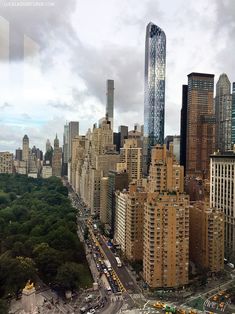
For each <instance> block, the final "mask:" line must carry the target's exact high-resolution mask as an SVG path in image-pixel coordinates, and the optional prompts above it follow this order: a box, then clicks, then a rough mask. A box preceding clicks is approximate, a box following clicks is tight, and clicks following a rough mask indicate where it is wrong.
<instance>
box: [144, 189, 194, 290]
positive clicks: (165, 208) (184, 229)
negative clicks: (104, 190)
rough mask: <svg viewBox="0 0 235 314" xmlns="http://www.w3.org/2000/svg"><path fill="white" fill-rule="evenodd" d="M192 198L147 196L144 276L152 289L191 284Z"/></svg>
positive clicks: (177, 193) (172, 193) (176, 195)
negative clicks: (189, 267)
mask: <svg viewBox="0 0 235 314" xmlns="http://www.w3.org/2000/svg"><path fill="white" fill-rule="evenodd" d="M188 265H189V197H188V196H187V195H186V194H184V193H179V192H160V193H148V196H147V202H146V203H145V214H144V246H143V276H144V280H145V281H146V283H147V284H148V286H149V287H150V288H159V287H180V286H184V285H186V284H187V283H188Z"/></svg>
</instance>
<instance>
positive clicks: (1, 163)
mask: <svg viewBox="0 0 235 314" xmlns="http://www.w3.org/2000/svg"><path fill="white" fill-rule="evenodd" d="M12 172H13V154H12V153H9V152H0V173H12Z"/></svg>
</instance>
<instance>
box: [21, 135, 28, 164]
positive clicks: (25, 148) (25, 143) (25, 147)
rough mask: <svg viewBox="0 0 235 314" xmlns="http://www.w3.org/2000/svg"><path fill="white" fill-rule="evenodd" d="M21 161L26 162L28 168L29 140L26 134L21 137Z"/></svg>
mask: <svg viewBox="0 0 235 314" xmlns="http://www.w3.org/2000/svg"><path fill="white" fill-rule="evenodd" d="M22 160H24V161H26V167H28V161H29V138H28V136H27V135H26V134H25V136H24V137H23V149H22Z"/></svg>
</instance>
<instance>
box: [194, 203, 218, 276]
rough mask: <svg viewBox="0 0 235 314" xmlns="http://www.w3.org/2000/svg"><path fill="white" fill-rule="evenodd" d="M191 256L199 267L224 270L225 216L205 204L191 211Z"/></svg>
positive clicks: (213, 270)
mask: <svg viewBox="0 0 235 314" xmlns="http://www.w3.org/2000/svg"><path fill="white" fill-rule="evenodd" d="M189 222H190V224H189V226H190V228H189V239H190V241H189V255H190V260H192V261H193V262H194V263H195V264H196V266H197V267H199V268H200V269H209V270H210V271H212V272H219V271H221V270H223V268H224V214H223V213H222V212H221V211H219V210H216V209H211V208H210V207H209V205H206V204H205V203H204V202H196V203H195V204H193V205H192V206H190V210H189Z"/></svg>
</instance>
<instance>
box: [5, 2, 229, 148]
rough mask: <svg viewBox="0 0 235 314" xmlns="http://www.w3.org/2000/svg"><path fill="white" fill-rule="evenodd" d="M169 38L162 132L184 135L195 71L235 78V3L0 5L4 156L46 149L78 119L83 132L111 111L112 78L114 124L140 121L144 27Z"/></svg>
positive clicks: (19, 3) (15, 3) (141, 118)
mask: <svg viewBox="0 0 235 314" xmlns="http://www.w3.org/2000/svg"><path fill="white" fill-rule="evenodd" d="M150 21H152V22H154V23H155V24H157V25H158V26H160V27H161V28H162V29H163V30H164V31H165V33H166V36H167V67H166V126H165V134H166V135H167V134H178V133H179V125H180V123H179V122H180V108H181V88H182V84H185V83H187V74H189V73H190V72H192V71H194V72H205V73H214V74H215V80H216V81H217V79H218V76H219V75H220V74H221V73H223V72H225V73H227V74H228V76H229V78H230V80H231V82H232V81H235V57H234V51H235V36H234V34H235V1H234V0H214V1H211V0H197V1H193V0H188V1H185V0H175V1H172V0H164V1H160V0H141V1H136V0H125V1H124V0H98V1H97V0H85V1H84V0H66V1H65V0H37V1H36V0H31V1H29V0H18V1H17V0H14V1H10V0H1V1H0V61H1V62H0V126H1V128H0V151H3V150H10V151H14V149H15V148H17V147H19V146H21V141H22V137H23V136H24V134H28V136H29V138H30V146H33V145H36V146H38V147H39V148H41V149H43V150H45V143H46V139H47V138H49V139H50V140H51V141H52V140H53V138H54V136H55V133H58V135H59V138H60V141H61V142H62V134H63V125H64V124H65V122H66V121H70V120H78V121H79V122H80V133H81V134H85V133H86V131H87V129H88V128H89V127H92V125H93V123H95V122H97V120H98V119H99V118H101V117H102V116H104V113H105V101H106V97H105V87H106V79H114V80H115V117H114V119H115V128H116V127H118V125H121V124H124V125H129V126H130V127H132V126H133V124H134V123H135V122H138V123H140V124H142V123H143V108H144V106H143V103H144V97H143V94H144V91H143V87H144V43H145V28H146V25H147V24H148V23H149V22H150Z"/></svg>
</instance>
